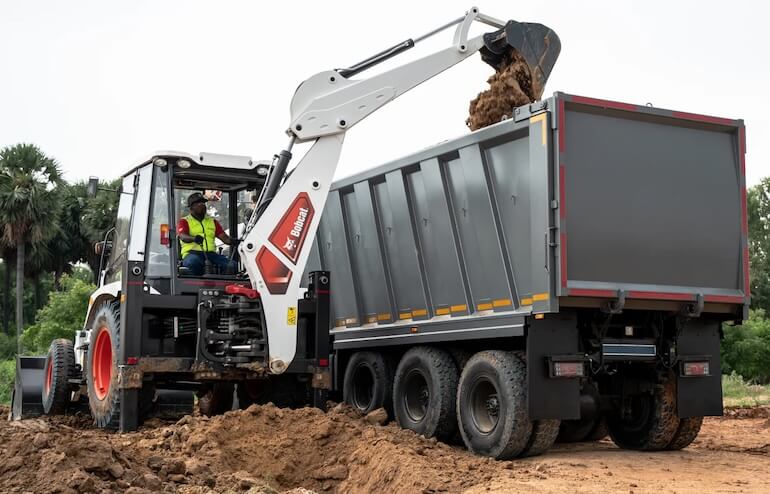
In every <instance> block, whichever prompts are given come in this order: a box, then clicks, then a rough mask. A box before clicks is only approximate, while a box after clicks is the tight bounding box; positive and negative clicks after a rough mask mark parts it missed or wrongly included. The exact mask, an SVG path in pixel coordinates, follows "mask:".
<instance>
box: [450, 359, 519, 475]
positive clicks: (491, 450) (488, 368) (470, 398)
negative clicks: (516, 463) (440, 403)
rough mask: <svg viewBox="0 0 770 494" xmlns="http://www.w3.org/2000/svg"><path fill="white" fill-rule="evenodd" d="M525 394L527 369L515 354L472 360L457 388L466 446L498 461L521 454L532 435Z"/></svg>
mask: <svg viewBox="0 0 770 494" xmlns="http://www.w3.org/2000/svg"><path fill="white" fill-rule="evenodd" d="M526 391H527V387H526V366H525V365H524V363H523V362H522V361H521V360H520V359H518V358H517V357H516V356H515V355H514V354H512V353H510V352H504V351H501V350H490V351H483V352H479V353H477V354H476V355H474V356H473V357H471V359H470V360H469V361H468V363H467V364H465V368H464V369H463V372H462V375H461V376H460V382H459V384H458V389H457V416H458V422H459V425H460V434H461V435H462V438H463V442H464V443H465V446H466V447H467V448H468V449H469V450H470V451H472V452H473V453H476V454H480V455H484V456H490V457H492V458H495V459H497V460H508V459H511V458H515V457H516V456H519V455H520V454H522V453H523V452H524V451H525V449H526V448H527V446H528V445H529V441H530V438H531V436H532V421H531V420H530V419H529V413H528V411H527V395H526Z"/></svg>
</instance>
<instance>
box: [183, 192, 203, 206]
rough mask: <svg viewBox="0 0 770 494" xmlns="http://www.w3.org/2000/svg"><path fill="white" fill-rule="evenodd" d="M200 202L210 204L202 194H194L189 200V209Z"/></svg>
mask: <svg viewBox="0 0 770 494" xmlns="http://www.w3.org/2000/svg"><path fill="white" fill-rule="evenodd" d="M198 202H208V199H206V198H205V197H203V194H201V193H200V192H194V193H193V194H190V197H188V198H187V207H188V208H189V207H190V206H192V205H193V204H195V203H198Z"/></svg>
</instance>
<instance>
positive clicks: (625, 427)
mask: <svg viewBox="0 0 770 494" xmlns="http://www.w3.org/2000/svg"><path fill="white" fill-rule="evenodd" d="M655 376H657V377H655ZM650 379H654V380H655V387H654V390H653V392H652V393H645V394H640V395H636V396H635V397H633V398H632V399H631V401H630V403H629V409H630V410H629V411H630V413H629V414H627V415H626V416H623V415H622V414H621V413H620V410H617V409H615V410H613V411H612V412H611V413H610V414H609V415H608V416H607V427H608V429H609V432H610V437H611V438H612V441H613V442H614V443H615V444H616V445H618V446H619V447H621V448H623V449H634V450H642V451H660V450H663V449H666V447H667V446H668V445H669V444H671V441H672V439H673V438H674V435H675V434H676V431H677V429H678V428H679V417H678V416H677V413H676V378H675V376H674V375H673V373H672V372H671V371H666V372H662V373H659V374H657V375H655V374H651V377H650Z"/></svg>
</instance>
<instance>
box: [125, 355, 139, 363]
mask: <svg viewBox="0 0 770 494" xmlns="http://www.w3.org/2000/svg"><path fill="white" fill-rule="evenodd" d="M138 363H139V357H126V364H128V365H136V364H138Z"/></svg>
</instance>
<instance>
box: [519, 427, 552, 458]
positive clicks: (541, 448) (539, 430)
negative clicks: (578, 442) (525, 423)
mask: <svg viewBox="0 0 770 494" xmlns="http://www.w3.org/2000/svg"><path fill="white" fill-rule="evenodd" d="M560 424H561V420H559V419H543V420H535V421H533V422H532V435H531V436H529V441H528V442H527V446H526V447H525V448H524V451H523V452H522V453H521V455H520V456H522V457H524V456H538V455H542V454H543V453H545V452H546V451H548V450H549V449H551V446H553V443H555V442H556V436H558V435H559V425H560Z"/></svg>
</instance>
